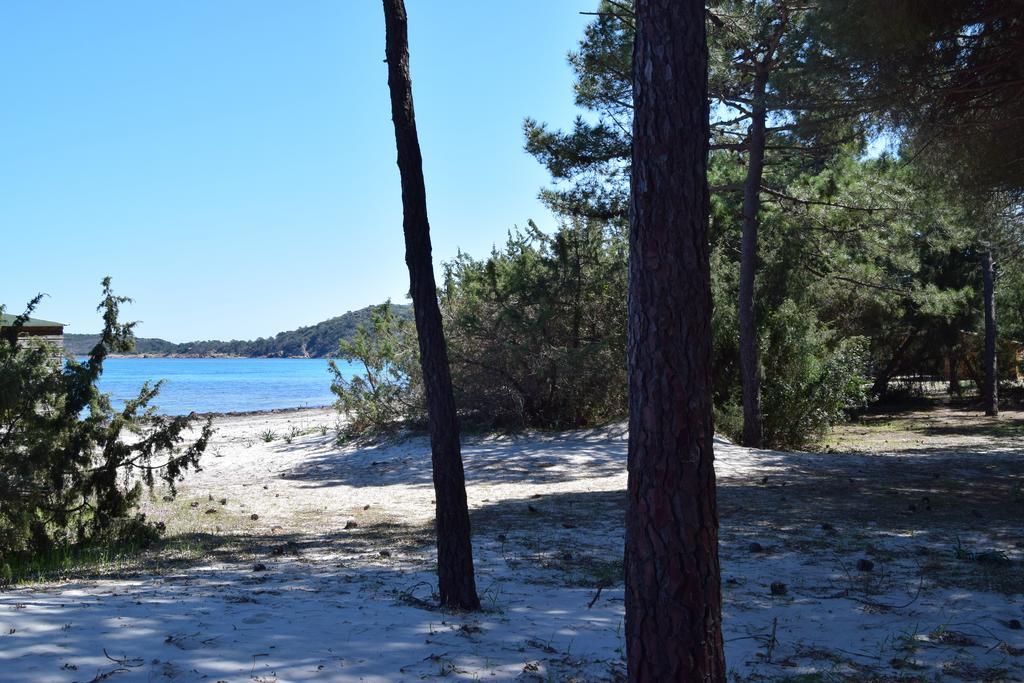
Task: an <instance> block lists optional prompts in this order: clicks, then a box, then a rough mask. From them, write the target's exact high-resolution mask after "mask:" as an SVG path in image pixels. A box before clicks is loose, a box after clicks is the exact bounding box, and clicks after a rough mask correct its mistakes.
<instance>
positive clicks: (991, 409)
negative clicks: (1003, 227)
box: [981, 248, 999, 416]
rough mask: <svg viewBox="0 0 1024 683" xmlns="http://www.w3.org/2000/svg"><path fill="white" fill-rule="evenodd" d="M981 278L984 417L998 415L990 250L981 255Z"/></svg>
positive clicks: (994, 276) (993, 275) (992, 274)
mask: <svg viewBox="0 0 1024 683" xmlns="http://www.w3.org/2000/svg"><path fill="white" fill-rule="evenodd" d="M981 277H982V280H983V282H984V289H985V386H984V389H983V393H982V403H983V404H984V406H985V414H986V415H993V416H994V415H998V414H999V368H998V367H997V354H996V272H995V263H994V261H993V260H992V249H991V248H990V249H988V250H986V251H985V253H984V254H982V255H981Z"/></svg>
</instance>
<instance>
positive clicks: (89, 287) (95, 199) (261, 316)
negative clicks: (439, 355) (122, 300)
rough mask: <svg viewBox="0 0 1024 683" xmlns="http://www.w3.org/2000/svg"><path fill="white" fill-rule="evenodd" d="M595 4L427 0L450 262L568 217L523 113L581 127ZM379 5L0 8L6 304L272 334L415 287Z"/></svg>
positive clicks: (424, 36) (440, 236)
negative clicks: (580, 63) (126, 300)
mask: <svg viewBox="0 0 1024 683" xmlns="http://www.w3.org/2000/svg"><path fill="white" fill-rule="evenodd" d="M596 4H597V3H596V0H557V1H554V2H553V1H552V0H520V1H519V2H515V3H509V2H479V1H474V0H444V1H438V0H408V5H409V15H410V43H411V54H412V57H411V59H412V75H413V89H414V97H415V99H416V110H417V111H416V113H417V119H418V124H419V132H420V142H421V145H422V148H423V156H424V166H425V173H426V179H427V199H428V203H429V210H430V218H431V228H432V233H433V239H434V259H435V263H439V262H440V261H442V260H444V259H447V258H451V257H452V256H454V255H455V253H456V250H457V249H459V248H461V249H462V250H464V251H468V252H469V253H471V254H474V255H481V256H482V255H485V254H486V253H487V252H488V251H489V250H490V247H491V245H492V244H494V243H496V242H497V243H501V242H503V241H504V239H505V235H506V233H507V231H508V229H509V228H511V227H512V226H513V225H516V224H523V223H525V222H526V220H527V219H529V218H533V219H535V220H537V221H538V223H540V224H541V226H542V227H543V226H551V225H552V224H553V218H552V217H551V216H550V214H549V213H548V212H547V211H546V210H545V209H544V208H543V207H542V205H541V204H540V203H539V202H538V200H537V192H538V190H539V189H540V187H542V186H543V185H545V184H547V183H548V178H547V175H546V173H545V171H544V169H543V168H542V167H541V166H540V165H539V164H538V163H537V162H536V161H535V160H534V159H533V158H531V157H530V156H528V155H527V154H526V153H525V152H524V151H523V138H522V133H521V124H522V120H523V118H524V117H526V116H532V117H534V118H537V119H540V120H542V121H548V122H550V123H552V124H554V125H559V126H560V125H565V124H567V123H570V122H571V120H572V118H573V117H574V116H575V115H576V113H577V111H576V109H575V107H574V106H573V102H572V93H571V84H572V74H571V71H570V69H569V67H568V65H567V64H566V60H565V56H566V53H567V52H568V51H569V50H571V49H573V48H574V47H575V45H576V43H577V41H578V40H579V38H580V37H581V36H582V30H583V27H584V25H585V24H586V23H587V21H588V19H589V18H588V17H586V16H582V15H580V12H581V11H589V10H592V9H593V7H594V6H596ZM383 57H384V28H383V16H382V10H381V7H380V2H379V1H378V0H352V1H344V0H327V1H319V0H303V1H301V2H280V1H275V2H269V1H262V0H216V1H206V0H187V1H182V2H173V3H172V2H163V3H157V2H135V1H131V2H129V1H124V2H114V1H112V0H98V1H95V2H87V3H86V2H78V3H74V2H51V1H44V0H24V1H22V0H5V2H3V3H2V4H0V64H2V65H3V66H2V67H0V92H2V93H3V99H4V106H3V107H0V147H2V148H0V231H2V235H3V240H2V244H3V247H2V251H3V267H2V268H0V303H3V304H5V305H6V306H7V307H8V310H9V311H12V312H20V310H21V307H22V306H23V304H24V302H25V301H26V300H27V299H28V298H30V297H31V296H32V295H34V294H35V293H37V292H46V293H47V294H48V295H49V296H48V298H46V299H45V300H44V302H43V304H42V305H41V306H40V308H39V309H38V310H37V315H38V316H39V317H43V318H50V319H57V320H60V321H62V322H65V323H68V324H69V325H70V327H69V328H68V331H69V332H91V331H95V330H96V329H98V327H99V318H98V315H97V314H96V312H95V306H96V303H97V302H98V300H99V296H100V290H99V282H100V280H101V279H102V277H103V276H104V275H107V274H109V275H111V276H113V278H114V285H115V288H116V289H117V291H118V292H119V293H122V294H125V295H128V296H131V297H133V298H134V299H135V300H136V303H135V304H134V305H132V306H131V307H129V308H128V309H127V311H126V318H130V319H138V320H141V321H143V323H142V325H141V326H140V328H139V329H138V333H139V334H140V335H141V336H158V337H164V338H167V339H171V340H174V341H186V340H191V339H209V338H222V339H226V338H253V337H257V336H267V335H270V334H273V333H275V332H278V331H281V330H286V329H292V328H294V327H296V326H298V325H302V324H310V323H314V322H317V321H319V320H322V319H324V318H327V317H330V316H332V315H338V314H340V313H343V312H345V311H347V310H350V309H354V308H360V307H362V306H365V305H367V304H370V303H377V302H379V301H381V300H383V299H385V298H388V297H391V298H393V299H395V300H404V297H405V292H406V291H407V289H408V279H407V278H408V275H407V271H406V270H405V262H404V247H403V243H402V232H401V203H400V189H399V180H398V171H397V168H396V166H395V151H394V137H393V130H392V128H391V120H390V107H389V103H388V92H387V74H386V65H385V64H384V62H383Z"/></svg>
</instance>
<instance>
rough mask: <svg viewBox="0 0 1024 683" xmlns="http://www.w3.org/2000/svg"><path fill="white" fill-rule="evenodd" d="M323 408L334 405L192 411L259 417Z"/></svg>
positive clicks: (319, 410) (315, 410) (330, 408)
mask: <svg viewBox="0 0 1024 683" xmlns="http://www.w3.org/2000/svg"><path fill="white" fill-rule="evenodd" d="M324 410H334V406H333V405H332V404H326V405H319V406H298V407H295V408H264V409H263V410H228V411H220V412H217V411H211V412H205V413H201V412H198V411H193V413H195V415H196V416H197V417H260V416H271V415H288V414H292V413H303V412H322V411H324ZM186 414H188V413H186Z"/></svg>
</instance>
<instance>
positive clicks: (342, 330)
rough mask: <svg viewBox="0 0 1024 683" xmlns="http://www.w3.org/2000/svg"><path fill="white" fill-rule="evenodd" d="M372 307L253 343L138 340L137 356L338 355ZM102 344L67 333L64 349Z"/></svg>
mask: <svg viewBox="0 0 1024 683" xmlns="http://www.w3.org/2000/svg"><path fill="white" fill-rule="evenodd" d="M392 309H393V310H394V312H395V315H396V316H397V317H400V318H407V319H409V320H411V319H412V306H410V305H408V304H393V305H392ZM372 310H373V306H367V307H366V308H361V309H359V310H358V311H349V312H348V313H346V314H344V315H339V316H338V317H336V318H330V319H329V320H324V321H323V322H320V323H317V324H316V325H310V326H308V327H300V328H299V329H297V330H291V331H289V332H279V333H278V334H277V335H275V336H273V337H269V338H263V337H260V338H259V339H255V340H252V341H240V340H237V339H233V340H231V341H193V342H185V343H183V344H175V343H173V342H169V341H166V340H164V339H152V338H145V337H139V338H137V339H136V340H135V352H134V355H150V356H246V357H250V358H326V357H329V356H335V355H337V353H338V342H339V341H340V340H342V339H351V338H352V337H353V336H354V335H355V333H356V327H357V326H358V325H365V326H367V327H369V326H370V312H371V311H372ZM97 341H99V335H98V334H65V335H64V348H65V349H67V350H68V351H69V352H71V353H73V354H86V353H89V351H90V349H92V347H93V346H95V345H96V342H97Z"/></svg>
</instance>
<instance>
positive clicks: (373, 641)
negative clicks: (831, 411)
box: [0, 410, 1024, 682]
mask: <svg viewBox="0 0 1024 683" xmlns="http://www.w3.org/2000/svg"><path fill="white" fill-rule="evenodd" d="M922 419H925V418H922ZM1015 420H1016V422H1015ZM1007 421H1008V423H1009V424H1010V426H1011V428H1010V429H1009V431H1006V430H1005V429H1004V426H1000V425H996V429H995V432H993V433H986V434H979V435H978V438H977V439H976V440H968V441H969V442H967V443H965V442H961V441H959V440H956V439H953V440H950V439H948V438H946V439H944V438H943V435H942V434H941V431H940V433H937V434H929V433H928V432H927V431H926V428H927V425H926V428H925V430H924V431H922V428H921V427H920V425H917V426H916V427H913V426H912V425H904V426H906V430H905V431H906V433H907V434H911V435H913V436H912V437H907V438H909V439H911V440H915V439H916V440H919V441H920V442H921V443H910V442H907V443H900V444H898V448H899V450H896V449H894V448H892V447H885V446H884V445H883V443H882V442H883V441H885V439H883V438H882V437H881V436H879V438H878V439H876V441H878V443H875V441H872V435H876V432H877V434H882V433H883V431H884V430H882V429H881V428H879V427H877V425H875V427H872V428H869V429H868V432H867V433H866V434H857V433H851V434H848V435H845V437H844V436H843V435H840V437H843V438H840V439H838V440H837V441H836V443H831V444H829V445H828V446H827V448H828V449H830V450H837V449H838V450H843V449H844V448H843V447H844V444H845V445H846V446H850V444H853V446H852V447H847V448H845V450H847V451H849V450H855V451H859V452H855V453H853V452H846V453H843V454H836V453H822V454H811V453H780V452H772V451H751V450H748V449H744V448H740V447H737V446H734V445H731V444H729V443H726V442H724V441H719V442H717V443H716V469H717V472H718V476H719V507H720V512H721V518H722V530H721V540H722V545H721V552H722V559H721V561H722V574H723V591H724V601H725V614H724V630H725V639H726V654H727V659H728V665H729V671H730V678H731V680H735V681H761V680H771V681H775V680H787V679H792V680H800V681H832V680H856V681H870V680H879V681H881V680H920V681H934V680H965V681H981V680H993V681H995V680H1024V630H1020V628H1019V626H1020V622H1021V621H1024V596H1022V591H1024V575H1022V572H1024V570H1022V567H1024V561H1022V553H1024V531H1022V526H1024V525H1022V522H1024V493H1022V486H1024V459H1022V457H1021V446H1022V440H1021V434H1024V428H1020V429H1017V427H1020V425H1021V424H1024V416H1021V415H1019V414H1018V415H1016V416H1014V415H1010V416H1004V419H1003V422H1004V423H1005V422H1007ZM334 424H335V415H334V414H333V413H332V412H331V411H326V410H305V411H297V412H290V413H279V414H268V415H251V416H231V417H224V418H219V419H218V421H217V428H218V433H217V435H216V437H215V439H214V442H213V443H212V445H211V448H210V450H209V452H208V455H207V457H206V458H205V462H204V469H203V471H202V472H201V473H199V474H196V475H190V476H189V477H188V478H187V480H186V481H185V482H184V483H183V484H182V486H181V487H180V493H179V496H178V498H177V499H175V500H173V501H171V500H165V499H164V497H163V492H159V491H158V492H157V493H156V495H155V496H154V497H153V498H152V499H151V500H150V501H149V502H148V503H147V504H146V512H147V514H148V515H150V516H151V517H152V518H155V519H160V520H162V521H164V522H165V523H166V524H167V526H168V535H169V540H168V542H167V544H166V545H165V546H164V547H163V548H162V550H161V552H160V553H153V554H150V555H149V556H146V557H145V558H143V559H142V560H141V561H140V562H139V563H137V564H132V563H124V564H120V565H117V566H115V567H113V568H109V569H107V570H105V571H104V572H102V573H100V574H98V575H97V574H94V575H92V576H82V575H77V576H76V577H75V578H72V579H69V580H67V581H63V582H49V583H38V584H32V585H27V586H21V587H18V588H15V589H12V590H7V591H4V592H0V680H2V681H68V682H70V681H82V682H84V681H98V680H114V681H162V680H174V681H200V680H205V681H247V680H256V681H298V680H325V681H403V680H408V681H412V680H422V679H434V678H452V679H456V680H538V681H544V680H557V681H571V680H577V681H602V680H620V679H621V678H622V673H623V661H622V657H623V649H622V642H623V641H622V628H623V623H622V613H623V611H622V577H621V569H622V566H621V552H622V540H623V539H622V516H623V491H624V488H625V471H624V470H625V452H626V441H625V434H624V430H623V428H622V427H621V426H618V427H611V428H607V429H602V430H595V431H585V432H575V433H568V434H557V435H525V436H517V437H480V438H469V439H467V443H466V445H465V447H464V458H465V462H466V473H467V479H468V495H469V501H470V505H471V507H472V514H473V525H474V546H475V553H476V565H477V584H478V588H479V591H480V594H481V599H482V602H483V604H484V610H483V611H482V612H479V613H476V614H451V613H446V612H443V611H439V610H437V609H435V608H433V607H432V604H433V599H432V591H433V588H434V585H435V583H434V577H433V575H432V562H433V548H432V535H431V518H432V511H433V505H432V501H433V491H432V487H431V483H430V456H429V445H428V443H427V441H426V440H425V439H423V438H409V439H404V440H397V441H394V442H390V443H387V444H379V445H374V446H362V447H356V446H343V447H339V446H338V445H337V444H336V442H335V437H334V429H333V428H334ZM1015 425H1016V427H1015ZM932 426H933V427H941V425H932ZM891 427H892V425H889V429H888V431H884V433H886V434H889V435H890V436H891V433H892V432H893V430H892V428H891ZM873 428H876V432H872V431H871V429H873ZM901 429H902V427H901ZM1014 429H1017V431H1014ZM961 431H962V430H961ZM947 436H948V435H947ZM900 438H902V437H900ZM943 444H945V445H943ZM773 583H775V584H784V585H781V586H776V588H775V589H774V590H773V589H772V584H773ZM1015 627H1016V628H1015Z"/></svg>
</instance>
